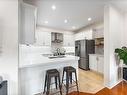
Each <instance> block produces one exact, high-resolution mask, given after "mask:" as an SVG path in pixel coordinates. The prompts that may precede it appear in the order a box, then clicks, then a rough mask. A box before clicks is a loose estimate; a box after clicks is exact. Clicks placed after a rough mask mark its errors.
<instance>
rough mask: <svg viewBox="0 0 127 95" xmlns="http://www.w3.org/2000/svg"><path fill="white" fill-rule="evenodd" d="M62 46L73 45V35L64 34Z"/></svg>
mask: <svg viewBox="0 0 127 95" xmlns="http://www.w3.org/2000/svg"><path fill="white" fill-rule="evenodd" d="M64 46H74V36H73V35H67V34H64Z"/></svg>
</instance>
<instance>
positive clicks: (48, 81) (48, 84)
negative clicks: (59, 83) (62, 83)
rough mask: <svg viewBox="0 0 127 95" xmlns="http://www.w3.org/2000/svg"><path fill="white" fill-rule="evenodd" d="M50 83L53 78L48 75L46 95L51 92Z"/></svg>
mask: <svg viewBox="0 0 127 95" xmlns="http://www.w3.org/2000/svg"><path fill="white" fill-rule="evenodd" d="M50 83H51V78H49V77H48V79H47V92H46V95H49V92H50Z"/></svg>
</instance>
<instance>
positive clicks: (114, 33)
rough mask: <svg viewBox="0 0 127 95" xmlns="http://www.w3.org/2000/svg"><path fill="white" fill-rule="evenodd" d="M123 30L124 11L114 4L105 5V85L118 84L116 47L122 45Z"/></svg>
mask: <svg viewBox="0 0 127 95" xmlns="http://www.w3.org/2000/svg"><path fill="white" fill-rule="evenodd" d="M122 32H123V13H122V12H121V11H120V10H119V9H117V8H116V7H114V6H113V5H108V6H105V10H104V38H105V39H104V57H105V59H104V77H105V85H106V86H107V87H112V86H114V85H115V84H117V83H118V82H119V81H120V79H119V78H118V64H117V62H116V59H115V54H114V50H115V48H118V47H121V44H122Z"/></svg>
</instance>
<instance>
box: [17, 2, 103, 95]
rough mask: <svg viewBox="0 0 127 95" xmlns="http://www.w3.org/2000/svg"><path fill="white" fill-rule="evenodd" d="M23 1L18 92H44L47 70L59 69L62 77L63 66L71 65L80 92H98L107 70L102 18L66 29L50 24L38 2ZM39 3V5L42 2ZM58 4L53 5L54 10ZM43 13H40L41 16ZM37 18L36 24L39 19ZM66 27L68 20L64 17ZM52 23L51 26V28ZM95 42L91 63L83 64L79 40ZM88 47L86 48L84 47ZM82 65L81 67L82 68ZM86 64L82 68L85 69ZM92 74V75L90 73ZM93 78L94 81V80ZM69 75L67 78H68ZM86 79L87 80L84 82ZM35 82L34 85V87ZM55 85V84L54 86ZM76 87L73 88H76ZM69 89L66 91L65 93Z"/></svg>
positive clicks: (29, 93) (89, 57) (25, 93)
mask: <svg viewBox="0 0 127 95" xmlns="http://www.w3.org/2000/svg"><path fill="white" fill-rule="evenodd" d="M24 2H25V3H22V4H21V23H22V25H21V27H20V28H21V31H22V32H21V34H20V44H19V85H20V86H19V89H20V90H19V91H20V94H21V95H33V94H38V93H42V92H43V87H44V81H45V72H46V70H48V69H55V68H57V69H58V70H59V72H60V76H61V77H62V72H63V68H64V67H66V66H72V67H74V68H75V69H76V72H77V78H78V79H79V91H82V92H83V91H84V92H90V93H95V92H97V91H99V90H100V89H102V88H103V71H104V55H103V54H104V25H103V19H102V20H101V21H100V20H97V21H96V22H94V21H92V20H89V19H90V18H88V22H87V24H88V25H85V27H84V26H83V27H82V28H79V29H77V28H76V27H75V26H72V28H71V29H70V28H69V29H68V30H66V29H61V27H60V28H53V27H50V22H49V21H47V20H43V21H44V22H43V25H44V26H42V22H41V21H42V20H40V19H43V18H41V16H42V13H41V11H42V10H41V4H43V2H42V3H40V2H39V1H38V2H35V1H34V0H24ZM39 3H40V4H39ZM54 10H55V6H52V11H54ZM39 15H40V16H39ZM37 19H39V20H38V21H37V24H36V20H37ZM63 23H64V24H65V26H68V23H69V20H68V19H65V20H64V22H63ZM48 26H49V27H48ZM90 40H92V41H93V45H92V46H93V49H92V54H91V53H89V54H87V60H88V62H86V63H88V64H87V65H88V66H84V64H83V63H84V62H81V64H83V65H82V66H81V65H80V59H81V58H80V57H81V56H80V54H79V55H77V56H75V55H76V45H75V44H76V41H79V42H80V41H84V44H85V41H90ZM84 50H85V47H84ZM80 66H81V69H79V68H80ZM82 67H83V68H82ZM87 70H88V71H87ZM88 73H89V74H90V75H89V76H88V75H87V74H88ZM93 77H94V78H95V77H96V78H95V80H93ZM65 78H66V77H65ZM84 81H86V82H84ZM33 85H34V86H33ZM95 85H96V87H95ZM51 87H52V88H54V86H51ZM75 90H76V89H72V91H75ZM64 92H66V91H64V90H63V93H64Z"/></svg>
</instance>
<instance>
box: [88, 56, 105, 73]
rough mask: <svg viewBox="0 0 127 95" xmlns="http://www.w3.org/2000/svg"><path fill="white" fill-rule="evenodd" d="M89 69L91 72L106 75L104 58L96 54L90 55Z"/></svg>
mask: <svg viewBox="0 0 127 95" xmlns="http://www.w3.org/2000/svg"><path fill="white" fill-rule="evenodd" d="M89 67H90V70H93V71H96V72H98V73H101V74H103V73H104V57H103V56H100V55H96V54H91V55H89Z"/></svg>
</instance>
